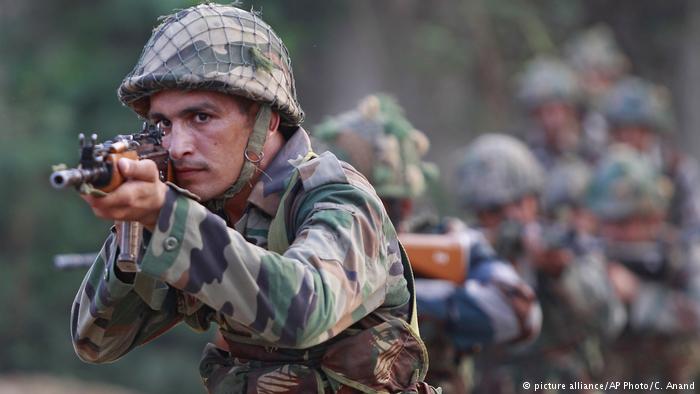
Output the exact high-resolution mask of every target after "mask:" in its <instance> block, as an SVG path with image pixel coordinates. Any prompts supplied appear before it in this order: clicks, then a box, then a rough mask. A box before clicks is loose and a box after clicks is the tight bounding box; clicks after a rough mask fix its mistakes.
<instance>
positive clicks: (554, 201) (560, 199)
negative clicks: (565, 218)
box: [542, 156, 591, 215]
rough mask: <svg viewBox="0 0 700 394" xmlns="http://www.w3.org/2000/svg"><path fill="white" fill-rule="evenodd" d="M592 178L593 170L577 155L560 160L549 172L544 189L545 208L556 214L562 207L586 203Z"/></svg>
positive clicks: (543, 203) (543, 205) (543, 204)
mask: <svg viewBox="0 0 700 394" xmlns="http://www.w3.org/2000/svg"><path fill="white" fill-rule="evenodd" d="M590 180H591V171H590V170H589V168H588V164H586V163H585V162H583V161H582V160H580V159H578V158H576V157H575V156H570V157H564V158H562V159H560V160H558V161H557V162H556V163H555V164H554V166H553V167H552V169H551V170H550V171H548V172H547V181H546V182H545V185H544V188H543V190H542V208H543V210H544V211H545V212H547V213H548V214H550V215H556V214H557V213H558V211H559V210H561V209H567V208H573V207H578V206H580V205H582V204H584V203H585V197H586V190H587V188H588V184H589V182H590Z"/></svg>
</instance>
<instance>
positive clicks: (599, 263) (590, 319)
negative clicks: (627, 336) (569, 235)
mask: <svg viewBox="0 0 700 394" xmlns="http://www.w3.org/2000/svg"><path fill="white" fill-rule="evenodd" d="M605 264H606V263H605V259H604V257H603V256H602V254H599V253H595V252H588V253H585V254H582V255H580V256H576V257H575V258H574V260H573V261H572V262H571V263H570V264H569V266H568V267H567V268H566V269H564V271H563V272H562V274H561V276H560V277H558V278H551V277H548V278H547V279H548V280H543V281H541V285H542V286H548V287H549V288H550V290H551V291H552V292H553V296H554V297H555V298H556V299H557V300H560V301H561V302H562V303H564V304H565V305H566V307H567V308H568V309H569V310H570V312H571V313H572V316H576V318H577V319H578V321H579V322H580V323H581V324H582V325H585V326H587V328H588V330H590V331H592V332H595V333H598V334H601V335H602V336H603V337H604V338H608V339H612V338H615V337H616V336H617V335H618V334H619V333H620V331H621V330H622V329H623V328H624V326H625V324H626V320H627V314H626V311H625V307H624V304H623V303H622V301H621V300H620V299H619V297H618V296H617V294H616V293H615V290H614V289H613V286H612V284H611V282H610V279H609V277H608V273H607V270H606V266H605Z"/></svg>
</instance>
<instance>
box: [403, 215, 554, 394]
mask: <svg viewBox="0 0 700 394" xmlns="http://www.w3.org/2000/svg"><path fill="white" fill-rule="evenodd" d="M446 223H449V224H448V226H447V227H450V228H449V230H448V231H447V232H449V233H453V234H458V236H459V239H460V243H461V245H462V248H463V249H464V256H466V258H467V264H468V267H469V273H468V276H467V279H466V280H465V281H464V282H463V284H462V285H458V286H455V284H454V283H453V282H451V281H446V280H436V279H424V278H420V279H416V301H417V305H418V311H419V316H420V331H421V336H422V338H423V340H424V341H425V343H426V345H427V346H428V352H429V354H430V360H431V363H430V371H429V372H428V376H427V378H426V379H427V381H428V382H430V383H431V384H433V385H438V386H440V387H442V389H443V390H444V391H445V393H466V392H469V388H470V387H471V386H472V385H473V383H474V382H473V381H472V380H473V378H472V377H471V376H470V375H471V373H470V370H471V368H470V365H471V357H464V356H471V355H472V354H473V353H474V352H477V351H479V350H480V349H482V348H484V347H490V346H494V345H503V346H511V345H518V344H523V343H526V342H528V341H532V340H533V339H534V338H536V337H537V335H538V334H539V332H540V324H541V321H542V315H541V311H540V305H539V303H538V301H537V298H536V297H535V294H534V291H533V290H532V288H531V287H530V286H529V285H528V284H527V283H525V281H524V280H523V279H522V278H521V277H520V276H519V275H518V274H517V272H516V271H515V269H514V268H513V266H512V265H510V264H509V263H506V262H504V261H503V260H501V259H499V258H498V257H497V256H496V254H495V252H494V250H493V248H492V247H491V245H490V244H489V242H488V241H487V240H486V238H485V237H484V236H483V234H482V233H481V232H479V231H477V230H475V229H472V228H469V227H467V226H466V225H465V224H464V222H462V221H459V220H454V219H452V220H448V221H446Z"/></svg>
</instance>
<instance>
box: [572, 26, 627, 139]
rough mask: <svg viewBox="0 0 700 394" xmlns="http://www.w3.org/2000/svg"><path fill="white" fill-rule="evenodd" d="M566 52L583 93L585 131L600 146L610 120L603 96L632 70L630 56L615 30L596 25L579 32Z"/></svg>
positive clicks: (583, 123) (605, 135)
mask: <svg viewBox="0 0 700 394" xmlns="http://www.w3.org/2000/svg"><path fill="white" fill-rule="evenodd" d="M564 55H565V58H566V61H567V64H569V66H570V67H572V68H573V70H574V71H575V72H576V75H577V79H578V81H579V86H580V87H581V90H582V94H583V97H582V98H583V105H584V107H585V112H584V114H583V117H582V126H583V129H584V130H585V131H584V133H585V134H586V135H587V136H589V138H590V139H591V140H592V141H596V142H597V146H600V145H604V144H605V142H606V139H607V135H608V123H607V120H606V119H605V116H604V115H603V108H602V107H603V98H604V97H605V96H606V95H607V94H608V92H610V89H612V88H613V86H615V84H616V83H617V82H618V81H619V80H620V79H622V78H624V77H625V76H626V74H627V72H628V69H629V66H630V64H629V61H628V58H627V56H625V54H624V53H623V52H622V51H621V50H620V48H619V45H618V44H617V41H616V40H615V37H614V35H613V31H612V30H611V29H610V28H609V27H608V26H605V25H596V26H593V27H591V28H589V29H586V30H584V31H582V32H581V33H579V34H577V35H576V36H575V37H573V38H572V39H571V40H569V42H568V43H566V45H565V46H564Z"/></svg>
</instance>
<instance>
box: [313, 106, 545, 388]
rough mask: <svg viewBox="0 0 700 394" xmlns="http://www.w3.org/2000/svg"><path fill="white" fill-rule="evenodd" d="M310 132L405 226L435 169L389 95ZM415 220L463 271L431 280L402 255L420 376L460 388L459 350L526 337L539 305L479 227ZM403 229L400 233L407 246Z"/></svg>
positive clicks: (465, 380) (534, 326) (423, 142)
mask: <svg viewBox="0 0 700 394" xmlns="http://www.w3.org/2000/svg"><path fill="white" fill-rule="evenodd" d="M314 136H315V137H316V138H318V139H319V140H320V141H321V142H322V143H325V144H326V146H327V147H328V148H329V149H331V150H332V151H333V152H334V153H335V154H336V155H338V156H339V157H340V158H342V159H344V160H347V161H348V162H350V163H351V164H353V165H354V166H356V168H358V169H360V170H361V171H362V172H363V173H364V174H366V175H367V177H368V179H369V180H370V181H371V182H372V184H373V185H374V186H375V188H376V190H377V193H378V194H379V196H380V197H381V198H382V201H383V202H384V204H385V205H386V207H387V211H388V212H394V213H396V214H395V215H393V216H392V219H393V220H395V225H396V227H397V228H400V229H404V230H405V231H411V230H412V229H411V228H410V226H408V223H410V215H411V207H412V204H413V201H414V200H415V199H416V198H418V197H420V196H421V195H422V194H423V192H424V191H425V185H426V184H429V182H426V179H425V178H427V177H430V176H433V177H434V176H436V174H435V170H434V169H433V167H432V166H430V165H428V164H427V163H424V162H423V161H422V159H421V157H422V156H423V155H424V154H425V152H426V151H427V147H428V144H427V139H426V137H425V136H424V135H423V134H422V133H420V132H418V131H417V130H415V129H414V128H413V127H412V126H411V124H410V123H409V122H408V121H407V120H406V118H405V117H404V115H403V111H402V110H401V108H400V107H399V106H398V104H397V103H396V102H395V101H394V100H393V99H391V98H390V97H387V96H383V95H371V96H368V97H366V98H364V99H363V100H361V101H360V104H359V105H358V107H357V108H356V109H354V110H352V111H349V112H346V113H344V114H341V115H338V116H336V117H333V118H329V119H327V120H326V121H325V122H324V123H323V124H321V125H319V126H318V127H317V128H316V131H315V133H314ZM426 170H428V171H426ZM422 227H423V231H430V232H431V233H437V234H445V237H446V238H447V237H450V239H456V240H457V241H458V242H459V247H460V248H461V249H462V253H461V255H462V256H463V258H464V260H465V261H464V262H463V264H464V266H468V273H467V274H466V275H467V276H466V277H464V276H460V277H453V278H446V279H447V280H438V279H431V277H430V275H429V274H428V273H426V272H424V271H421V266H422V264H423V263H424V262H422V261H416V259H414V257H413V256H410V255H409V257H410V258H411V261H412V265H413V266H414V273H415V274H416V277H417V279H416V292H417V302H418V310H419V316H420V329H421V335H422V337H423V339H424V340H425V341H426V345H427V346H428V352H429V354H430V370H429V376H428V377H427V381H429V382H430V383H431V384H434V385H440V386H441V387H442V388H443V390H444V392H445V393H465V392H467V391H468V387H469V386H470V385H471V383H472V382H471V381H470V376H469V362H468V360H467V359H465V358H463V354H465V353H469V354H470V353H473V352H475V351H477V350H479V349H482V348H484V347H485V346H489V345H493V344H502V345H508V346H510V345H515V344H520V343H523V342H527V341H531V340H532V339H533V338H534V337H536V336H537V334H538V332H539V323H540V312H539V306H538V304H537V302H536V299H535V298H534V294H533V292H532V290H531V289H530V287H529V286H527V285H526V284H525V283H524V282H523V280H522V279H521V278H519V277H518V275H517V273H516V272H515V271H514V270H513V268H512V266H511V265H510V264H508V263H505V262H504V261H502V260H501V259H499V258H498V257H497V256H496V255H495V253H494V251H493V249H492V248H491V246H490V245H489V243H488V242H487V241H486V240H485V238H484V236H483V235H482V234H480V233H479V232H478V231H476V230H474V229H470V228H468V227H467V226H466V225H465V224H464V223H463V222H461V221H459V220H457V219H455V218H449V219H444V220H442V221H441V222H440V223H439V224H438V225H436V226H433V227H432V228H430V229H426V228H425V226H422ZM407 235H408V234H403V238H402V234H399V238H400V239H401V240H402V242H403V243H404V245H406V246H407V249H408V250H410V249H409V246H410V245H407V244H406V242H410V241H408V239H407V238H406V236H407ZM438 268H439V267H438ZM462 275H464V273H462Z"/></svg>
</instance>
